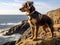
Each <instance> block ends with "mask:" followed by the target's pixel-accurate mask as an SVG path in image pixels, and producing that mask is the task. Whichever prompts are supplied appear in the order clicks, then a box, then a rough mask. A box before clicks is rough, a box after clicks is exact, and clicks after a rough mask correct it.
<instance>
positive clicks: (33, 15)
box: [19, 1, 54, 40]
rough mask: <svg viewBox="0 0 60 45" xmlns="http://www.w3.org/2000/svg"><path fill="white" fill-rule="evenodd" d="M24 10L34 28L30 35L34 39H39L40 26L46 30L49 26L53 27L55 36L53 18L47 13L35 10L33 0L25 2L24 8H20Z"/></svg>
mask: <svg viewBox="0 0 60 45" xmlns="http://www.w3.org/2000/svg"><path fill="white" fill-rule="evenodd" d="M19 10H20V11H22V12H26V14H27V16H28V22H29V24H30V27H31V29H32V36H31V37H30V38H31V39H33V40H36V39H37V36H38V29H39V26H43V29H44V31H45V32H46V28H47V26H49V28H50V29H51V33H52V37H53V32H54V28H53V20H52V19H51V18H50V17H48V16H47V15H42V14H41V13H39V12H38V11H36V10H35V7H34V6H33V2H32V1H27V2H25V3H24V4H23V6H22V8H20V9H19Z"/></svg>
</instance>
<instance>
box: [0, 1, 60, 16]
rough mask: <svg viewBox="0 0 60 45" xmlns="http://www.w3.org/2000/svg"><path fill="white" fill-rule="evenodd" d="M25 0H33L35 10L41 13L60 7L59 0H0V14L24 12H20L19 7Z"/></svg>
mask: <svg viewBox="0 0 60 45" xmlns="http://www.w3.org/2000/svg"><path fill="white" fill-rule="evenodd" d="M26 1H33V2H34V6H35V8H36V10H37V11H38V12H40V13H43V14H46V13H47V12H48V11H50V10H54V9H57V8H60V0H0V15H5V14H7V15H8V14H20V15H21V14H25V13H22V12H20V11H19V8H21V6H22V4H23V3H24V2H26Z"/></svg>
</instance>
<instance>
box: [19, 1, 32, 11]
mask: <svg viewBox="0 0 60 45" xmlns="http://www.w3.org/2000/svg"><path fill="white" fill-rule="evenodd" d="M32 7H33V2H32V1H27V2H25V3H24V4H23V6H22V8H20V9H19V10H20V11H22V12H29V11H30V10H31V9H32Z"/></svg>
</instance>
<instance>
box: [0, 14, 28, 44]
mask: <svg viewBox="0 0 60 45" xmlns="http://www.w3.org/2000/svg"><path fill="white" fill-rule="evenodd" d="M23 20H27V16H26V15H0V32H1V31H2V30H5V29H9V28H11V27H13V26H15V25H19V24H21V21H23ZM2 34H3V33H0V45H2V44H4V43H6V42H11V41H17V40H18V39H19V38H20V36H21V35H20V34H13V35H9V36H4V35H2Z"/></svg>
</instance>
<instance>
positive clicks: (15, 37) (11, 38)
mask: <svg viewBox="0 0 60 45" xmlns="http://www.w3.org/2000/svg"><path fill="white" fill-rule="evenodd" d="M20 37H21V35H20V34H13V35H10V36H3V35H2V34H0V45H1V44H4V43H6V42H11V41H17V40H18V39H19V38H20Z"/></svg>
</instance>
